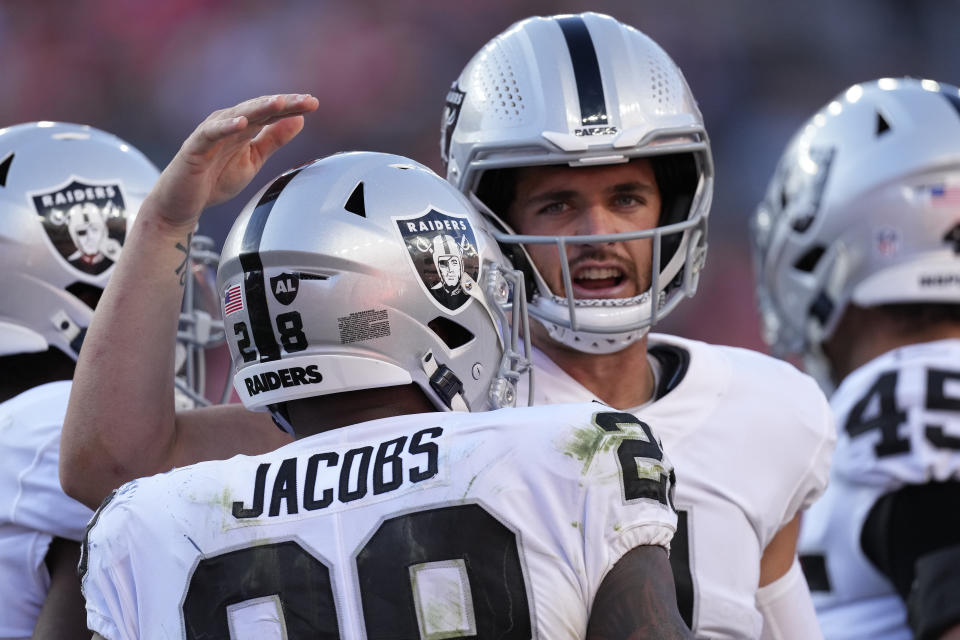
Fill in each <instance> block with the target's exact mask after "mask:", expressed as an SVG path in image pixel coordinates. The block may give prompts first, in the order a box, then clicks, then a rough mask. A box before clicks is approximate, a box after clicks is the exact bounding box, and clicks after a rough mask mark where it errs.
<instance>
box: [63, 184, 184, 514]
mask: <svg viewBox="0 0 960 640" xmlns="http://www.w3.org/2000/svg"><path fill="white" fill-rule="evenodd" d="M160 213H161V212H159V211H157V210H156V208H155V206H154V205H153V204H152V202H151V200H150V198H148V199H147V200H146V201H145V202H144V205H143V207H142V208H141V211H140V214H139V215H138V217H137V220H136V222H135V224H134V227H133V229H132V231H131V233H130V237H129V238H128V239H127V242H126V245H125V247H124V250H123V253H122V255H121V257H120V260H119V261H118V262H117V264H116V267H115V269H114V272H113V275H112V276H111V279H110V282H109V284H108V286H107V288H106V290H105V291H104V294H103V297H102V298H101V300H100V303H99V305H98V307H97V312H96V314H95V316H94V319H93V322H92V323H91V325H90V328H89V330H88V332H87V335H86V337H85V339H84V343H83V349H82V350H81V353H80V358H79V360H78V362H77V369H76V374H75V376H74V383H73V390H72V393H71V398H70V405H69V409H68V411H67V416H66V420H65V423H64V427H63V435H62V440H61V452H60V456H61V458H60V460H61V462H60V469H61V471H60V473H61V481H62V483H63V487H64V489H65V490H66V491H67V493H68V494H70V495H71V496H72V497H74V498H76V499H78V500H80V501H81V502H83V503H85V504H87V505H88V506H90V507H92V508H95V507H96V506H97V505H99V503H100V501H101V500H102V499H103V498H104V497H105V496H106V495H107V494H108V493H109V492H110V491H111V490H113V489H114V488H116V487H117V486H119V485H120V484H122V483H123V482H126V481H127V480H129V479H131V478H133V477H138V476H142V475H146V474H148V473H155V472H158V471H164V470H166V469H167V468H168V466H167V465H168V463H169V459H170V455H171V451H172V448H173V445H174V442H175V414H174V401H173V379H174V370H173V369H174V346H175V343H176V332H177V324H178V318H179V312H180V303H181V300H182V296H183V287H182V286H181V285H180V276H179V273H178V269H179V270H180V271H181V272H182V270H183V269H186V268H187V266H186V264H185V262H184V261H185V259H186V257H187V247H189V230H188V229H187V228H184V227H180V228H177V227H175V226H172V225H170V224H169V223H166V222H165V221H163V220H162V217H161V215H160ZM190 229H191V230H192V224H191V225H190Z"/></svg>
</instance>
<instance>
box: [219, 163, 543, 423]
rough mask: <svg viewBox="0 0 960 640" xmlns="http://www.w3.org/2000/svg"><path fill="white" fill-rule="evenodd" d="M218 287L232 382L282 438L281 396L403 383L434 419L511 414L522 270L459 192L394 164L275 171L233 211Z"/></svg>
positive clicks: (414, 167)
mask: <svg viewBox="0 0 960 640" xmlns="http://www.w3.org/2000/svg"><path fill="white" fill-rule="evenodd" d="M451 244H452V245H453V246H455V247H456V251H454V250H453V249H452V248H451V247H450V245H451ZM437 247H440V248H441V249H443V250H444V251H449V252H450V255H456V256H457V257H458V258H459V259H460V262H461V264H460V266H459V267H458V269H457V271H458V276H457V278H456V282H450V281H449V276H450V273H452V270H448V272H447V273H445V272H444V269H443V268H441V266H440V263H437V262H435V261H434V259H435V256H434V253H435V250H436V248H437ZM515 278H519V280H516V279H515ZM217 280H218V288H219V291H220V295H221V300H222V303H223V314H224V321H225V325H226V328H227V336H228V343H229V345H230V349H231V355H232V357H233V362H234V370H235V376H234V387H235V388H236V391H237V393H238V394H239V395H240V398H241V400H242V401H243V403H244V405H245V406H246V407H247V408H249V409H264V408H268V409H269V410H270V411H271V413H272V414H273V416H274V418H275V419H276V420H277V422H278V424H280V426H282V427H283V428H285V429H288V430H290V427H289V425H288V424H285V422H284V421H285V418H284V416H283V412H282V408H281V406H280V405H282V403H284V402H287V401H289V400H295V399H298V398H304V397H309V396H315V395H323V394H329V393H338V392H343V391H352V390H357V389H372V388H377V387H388V386H395V385H402V384H408V383H411V382H414V383H416V384H418V385H419V386H420V387H421V388H422V389H423V390H424V392H425V393H426V395H427V396H428V397H429V398H430V399H431V401H432V402H433V403H434V404H435V405H436V406H437V408H438V409H441V410H451V409H454V410H471V411H478V410H485V409H489V408H498V407H500V406H509V405H512V404H513V403H514V401H515V385H516V382H517V380H518V378H519V375H520V373H521V372H522V371H523V370H525V369H526V366H527V365H526V360H525V359H523V358H521V357H520V351H521V349H520V348H519V345H518V343H517V329H511V327H510V325H509V323H508V321H507V309H508V308H509V294H510V286H509V284H508V281H509V282H510V283H512V284H513V285H514V286H517V285H519V287H518V289H517V291H518V292H519V293H521V294H522V275H520V274H519V273H514V272H513V271H512V270H510V269H509V265H507V263H506V260H505V259H504V258H503V256H502V255H501V254H500V252H499V249H498V247H497V244H496V242H495V241H494V240H493V238H492V237H490V235H489V232H488V231H487V230H486V225H485V223H484V222H483V220H482V218H480V217H479V216H478V215H477V214H476V213H475V212H474V210H473V208H472V207H471V206H470V204H469V203H468V202H467V201H466V199H465V198H464V197H463V196H462V195H461V194H460V193H458V192H457V191H456V189H454V188H453V187H451V186H450V185H449V184H447V183H446V182H445V181H444V180H443V179H442V178H440V177H439V176H437V175H436V174H435V173H433V172H432V171H430V170H429V169H427V168H426V167H424V166H423V165H420V164H418V163H416V162H414V161H412V160H409V159H407V158H403V157H400V156H394V155H388V154H381V153H365V152H357V153H344V154H338V155H334V156H330V157H327V158H324V159H321V160H317V161H314V162H312V163H309V164H307V165H304V166H302V167H300V168H297V169H294V170H291V171H289V172H287V173H285V174H283V175H281V176H280V177H279V178H277V179H276V180H274V181H273V182H271V183H270V184H269V185H267V186H266V187H264V188H263V189H262V190H261V191H260V193H258V194H257V195H256V196H254V198H253V199H252V200H251V201H250V203H249V204H248V205H247V206H246V207H245V208H244V210H243V211H242V212H241V214H240V216H239V218H238V219H237V222H236V223H235V224H234V226H233V229H232V230H231V232H230V234H229V236H228V237H227V240H226V242H225V244H224V249H223V253H222V255H221V260H220V270H219V273H218V278H217ZM520 297H521V300H522V295H521V296H520ZM520 306H522V305H520ZM518 322H520V323H522V322H523V320H522V318H521V319H518ZM527 353H529V351H527Z"/></svg>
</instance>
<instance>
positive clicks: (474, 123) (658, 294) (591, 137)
mask: <svg viewBox="0 0 960 640" xmlns="http://www.w3.org/2000/svg"><path fill="white" fill-rule="evenodd" d="M441 153H442V156H443V159H444V162H445V163H446V169H447V179H448V180H449V181H450V182H451V183H453V184H454V185H456V186H457V188H459V189H460V190H461V191H462V192H464V193H466V194H468V195H470V196H471V197H472V198H473V199H474V200H478V198H477V193H478V189H479V188H480V187H481V180H482V178H483V176H484V174H485V172H488V171H490V170H494V169H509V168H516V167H524V166H532V165H561V164H563V165H569V166H572V167H577V166H594V165H603V164H614V163H621V162H627V161H628V160H629V159H630V158H635V157H650V158H651V160H652V163H653V166H654V170H655V173H656V174H657V181H658V186H659V187H660V191H661V195H662V198H663V209H662V212H661V219H660V223H659V226H658V227H656V228H655V229H648V230H644V231H638V232H635V233H623V234H615V235H612V236H610V238H609V239H608V237H606V236H603V237H591V236H579V237H576V236H567V237H561V236H541V237H537V238H527V239H524V238H523V237H521V236H516V235H515V234H513V232H512V231H511V230H510V228H509V225H507V224H505V223H503V222H502V221H500V220H497V225H496V226H497V227H498V230H497V231H496V232H495V235H496V238H497V240H498V241H500V242H501V243H504V244H508V245H518V244H523V243H524V242H538V243H552V244H556V246H557V247H558V251H561V253H562V252H563V251H562V246H563V244H562V243H565V244H582V243H590V242H597V241H603V242H610V241H626V240H634V239H639V238H653V242H654V247H655V248H654V258H655V259H654V261H653V266H652V268H651V270H652V273H651V282H652V283H653V284H652V286H651V289H650V290H648V291H647V292H645V293H644V294H643V295H641V296H637V297H636V298H631V299H620V300H595V299H594V300H574V299H573V298H572V295H571V296H570V297H559V296H557V295H555V293H554V292H552V291H550V290H549V288H548V287H547V285H546V284H545V282H544V281H543V279H542V278H541V277H540V275H539V274H538V273H537V272H536V269H535V268H534V269H532V278H533V281H532V282H530V283H529V288H530V293H531V295H532V299H531V303H530V315H531V316H533V317H534V318H535V319H537V320H538V321H539V322H540V323H542V324H543V325H544V326H546V327H547V328H548V329H549V330H550V332H551V335H552V336H553V337H554V338H555V339H557V340H559V341H561V342H563V343H565V344H568V345H569V346H571V347H574V348H576V349H579V350H582V351H587V352H611V351H618V350H620V349H623V348H624V347H626V346H627V345H629V344H630V343H632V342H633V341H635V340H637V339H639V338H641V337H642V336H643V335H645V334H646V332H647V330H648V329H649V328H650V326H651V325H652V324H653V323H654V322H656V321H657V319H659V318H662V317H663V316H665V315H666V314H667V313H669V312H670V311H671V310H672V309H673V308H674V307H675V306H676V305H677V304H678V303H679V302H680V300H681V299H682V298H683V297H684V296H690V295H693V293H694V292H695V290H696V285H697V280H698V277H699V273H700V270H701V268H702V266H703V262H704V259H705V256H706V246H707V245H706V219H707V214H708V212H709V208H710V200H711V197H712V194H713V162H712V159H711V155H710V143H709V141H708V139H707V134H706V131H705V129H704V126H703V118H702V116H701V114H700V111H699V109H698V108H697V105H696V102H695V101H694V98H693V95H692V94H691V92H690V89H689V87H688V86H687V83H686V81H685V79H684V78H683V75H682V74H681V72H680V70H679V69H678V68H677V66H676V65H675V64H674V62H673V61H672V60H671V59H670V57H669V56H668V55H667V54H666V53H665V52H664V51H663V49H661V48H660V47H659V46H658V45H657V44H656V43H655V42H653V40H651V39H650V38H648V37H647V36H645V35H644V34H643V33H641V32H639V31H637V30H636V29H634V28H632V27H630V26H628V25H625V24H622V23H620V22H618V21H616V20H614V19H613V18H610V17H608V16H604V15H600V14H596V13H584V14H580V15H569V16H555V17H550V18H529V19H527V20H523V21H521V22H518V23H516V24H514V25H513V26H511V27H510V28H509V29H507V30H506V31H504V32H503V33H502V34H500V35H499V36H497V37H496V38H494V39H493V40H491V41H490V42H489V43H488V44H487V45H486V46H485V47H484V48H483V49H481V50H480V52H479V53H477V55H476V56H474V57H473V59H472V60H471V61H470V62H469V63H468V64H467V66H466V67H465V68H464V70H463V72H462V73H461V74H460V77H459V78H458V79H457V81H456V82H455V83H454V85H453V87H452V88H451V90H450V92H449V93H448V94H447V100H446V108H445V110H444V114H443V121H442V134H441ZM481 200H482V198H481ZM475 204H477V206H479V207H480V209H481V211H485V213H488V214H493V215H494V216H495V217H497V216H499V217H502V216H504V213H505V212H504V211H495V212H490V211H489V209H488V208H487V207H485V206H484V205H482V204H480V203H479V202H475ZM511 253H514V254H516V255H518V257H517V258H516V259H515V262H516V261H517V260H521V261H522V260H523V258H522V257H520V256H522V252H520V251H515V252H511ZM563 257H564V259H566V256H565V255H564V256H563ZM517 266H518V267H520V266H523V265H520V264H517ZM565 271H568V269H565ZM567 280H568V281H567V283H566V285H567V291H568V292H569V291H572V287H571V286H570V282H569V278H568V277H567Z"/></svg>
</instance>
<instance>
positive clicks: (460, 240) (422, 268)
mask: <svg viewBox="0 0 960 640" xmlns="http://www.w3.org/2000/svg"><path fill="white" fill-rule="evenodd" d="M394 220H395V221H396V223H397V227H398V228H399V229H400V235H401V236H402V237H403V240H404V242H405V243H406V246H407V254H408V255H409V256H410V263H411V266H412V267H413V270H414V271H415V272H416V274H417V275H418V276H419V278H420V284H422V285H423V288H424V289H425V290H426V291H427V293H429V294H430V296H431V297H432V298H433V300H434V301H435V302H436V304H438V305H439V306H441V307H443V308H445V309H446V310H448V311H452V312H454V313H456V312H459V311H460V310H462V309H464V308H465V307H466V305H467V303H468V302H470V300H471V299H472V295H473V294H474V293H475V290H476V287H477V279H478V278H479V277H480V255H479V254H478V253H477V237H476V235H475V234H474V232H473V227H472V226H471V225H470V222H469V221H468V220H467V217H466V216H455V215H450V214H447V213H440V212H439V211H436V210H433V209H431V210H430V211H428V212H427V213H425V214H423V215H422V216H420V217H417V218H394Z"/></svg>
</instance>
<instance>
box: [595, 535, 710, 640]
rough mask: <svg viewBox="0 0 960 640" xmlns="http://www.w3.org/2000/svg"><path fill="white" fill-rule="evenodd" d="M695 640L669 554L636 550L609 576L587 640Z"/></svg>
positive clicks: (598, 597) (597, 599)
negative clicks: (683, 612)
mask: <svg viewBox="0 0 960 640" xmlns="http://www.w3.org/2000/svg"><path fill="white" fill-rule="evenodd" d="M639 638H664V639H666V638H670V639H673V638H693V634H692V633H691V632H690V630H689V629H688V628H687V627H686V625H685V624H684V622H683V619H682V618H681V617H680V612H679V611H678V609H677V595H676V590H675V588H674V586H673V573H672V572H671V570H670V561H669V560H668V558H667V553H666V550H665V549H663V548H661V547H655V546H643V547H636V548H634V549H632V550H630V551H629V552H628V553H627V554H626V555H624V556H623V557H622V558H621V559H620V561H619V562H617V564H616V565H614V567H613V569H611V570H610V572H609V573H607V575H606V577H605V578H604V579H603V582H602V583H601V584H600V588H599V589H598V590H597V595H596V597H595V598H594V600H593V608H592V609H591V612H590V622H589V624H588V626H587V640H638V639H639Z"/></svg>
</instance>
